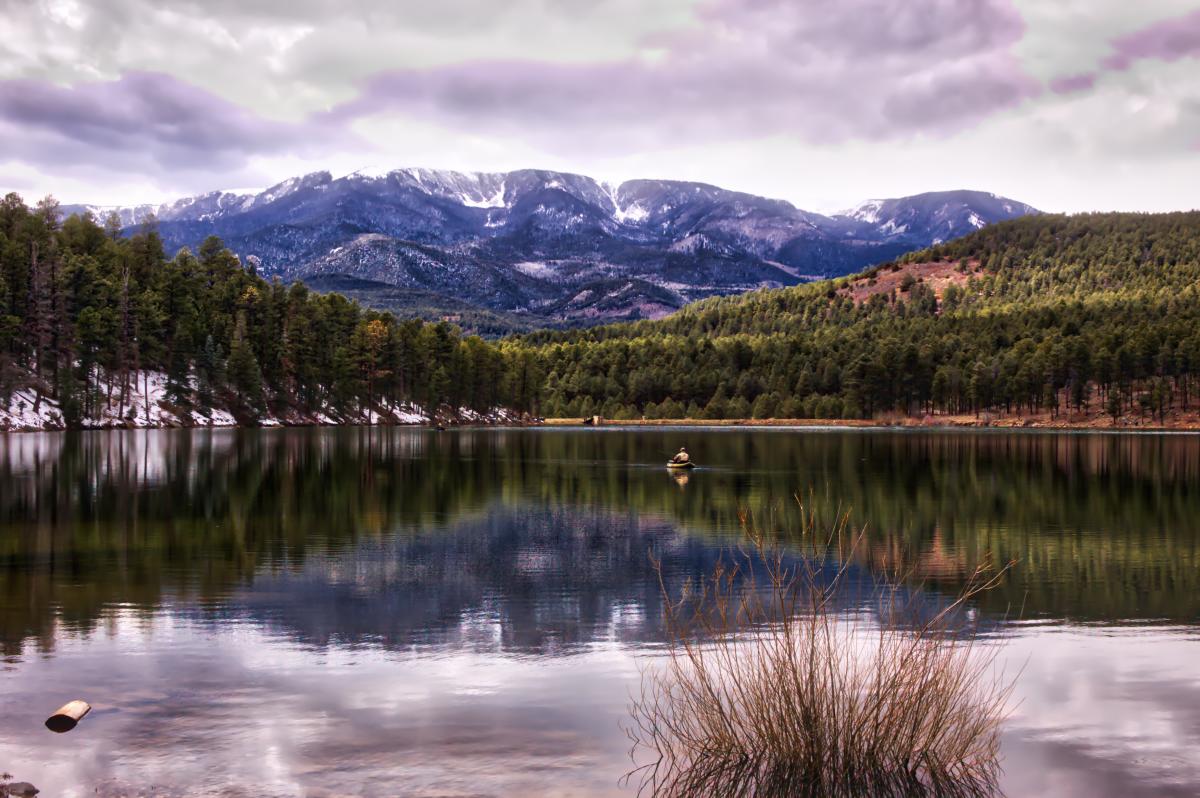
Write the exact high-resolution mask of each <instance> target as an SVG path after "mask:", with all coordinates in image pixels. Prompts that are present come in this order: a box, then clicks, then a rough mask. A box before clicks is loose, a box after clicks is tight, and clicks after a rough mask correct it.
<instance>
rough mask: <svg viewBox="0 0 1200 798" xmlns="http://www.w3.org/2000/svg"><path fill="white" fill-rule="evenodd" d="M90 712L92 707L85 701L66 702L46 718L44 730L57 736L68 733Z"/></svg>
mask: <svg viewBox="0 0 1200 798" xmlns="http://www.w3.org/2000/svg"><path fill="white" fill-rule="evenodd" d="M91 711H92V707H91V705H90V704H88V702H86V701H82V700H79V699H76V700H74V701H68V702H67V703H65V704H63V705H62V706H61V707H59V708H58V711H57V712H55V713H54V714H53V715H51V716H50V717H48V718H46V728H47V729H49V730H50V731H52V732H58V733H59V734H62V733H63V732H69V731H70V730H71V729H74V728H75V726H76V724H78V723H79V721H81V720H82V719H83V716H84V715H86V714H87V713H89V712H91Z"/></svg>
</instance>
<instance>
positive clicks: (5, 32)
mask: <svg viewBox="0 0 1200 798" xmlns="http://www.w3.org/2000/svg"><path fill="white" fill-rule="evenodd" d="M403 166H426V167H434V168H449V169H459V170H468V171H500V170H508V169H515V168H522V167H538V168H548V169H562V170H567V171H574V172H581V173H584V174H590V175H594V176H597V177H600V178H603V179H608V180H613V181H617V180H621V179H626V178H631V177H662V178H679V179H688V180H703V181H705V182H710V183H716V184H718V185H722V186H725V187H728V188H734V189H740V190H744V191H750V192H754V193H757V194H763V195H767V196H773V197H782V198H784V199H788V200H790V201H792V202H794V203H795V204H797V205H798V206H800V207H803V208H808V209H812V210H819V211H831V210H836V209H839V208H842V207H847V206H850V205H853V204H855V203H857V202H858V201H860V200H863V199H866V198H869V197H891V196H901V195H906V194H915V193H919V192H922V191H930V190H939V189H950V188H977V189H983V190H987V191H994V192H996V193H999V194H1005V195H1007V196H1010V197H1013V198H1016V199H1019V200H1021V201H1024V202H1028V203H1030V204H1032V205H1035V206H1038V207H1040V208H1043V209H1046V210H1062V211H1079V210H1110V209H1123V210H1148V211H1153V210H1174V209H1190V208H1195V207H1200V197H1198V196H1197V193H1198V190H1200V189H1198V187H1200V0H1138V2H1132V0H502V1H498V0H434V1H433V2H430V1H429V0H421V1H420V2H417V0H399V1H393V2H385V1H384V0H340V2H336V3H334V2H319V1H318V0H91V1H89V0H0V190H2V191H8V190H16V191H19V192H21V193H22V194H24V195H26V197H27V199H28V198H36V197H38V196H41V195H42V194H45V193H47V192H53V193H54V194H55V195H56V196H58V197H59V198H60V199H62V200H63V201H67V202H84V201H86V202H97V203H133V202H158V201H162V200H165V199H169V198H174V197H177V196H182V195H187V194H194V193H199V192H204V191H211V190H215V189H231V188H242V187H246V188H249V187H262V186H266V185H269V184H272V183H274V182H278V181H279V180H282V179H284V178H287V177H289V176H292V175H296V174H302V173H306V172H312V171H316V170H320V169H328V170H329V171H331V172H333V173H334V174H335V175H338V174H343V173H347V172H351V171H354V170H356V169H360V168H375V169H378V168H389V167H403Z"/></svg>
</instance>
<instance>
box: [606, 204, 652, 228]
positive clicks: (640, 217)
mask: <svg viewBox="0 0 1200 798" xmlns="http://www.w3.org/2000/svg"><path fill="white" fill-rule="evenodd" d="M649 215H650V211H648V210H646V209H645V208H643V207H642V206H641V205H638V204H637V203H636V202H635V203H633V204H632V205H630V206H629V207H628V208H622V207H620V206H618V207H617V209H616V210H615V211H613V218H614V219H616V220H617V221H618V222H621V223H622V224H624V223H625V222H634V223H635V224H636V223H637V222H644V221H646V217H648V216H649Z"/></svg>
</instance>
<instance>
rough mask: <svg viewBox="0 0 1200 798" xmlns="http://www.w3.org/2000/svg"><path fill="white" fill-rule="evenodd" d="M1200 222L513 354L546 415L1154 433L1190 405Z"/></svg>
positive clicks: (1031, 248)
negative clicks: (886, 420) (1111, 424)
mask: <svg viewBox="0 0 1200 798" xmlns="http://www.w3.org/2000/svg"><path fill="white" fill-rule="evenodd" d="M1198 281H1200V213H1174V214H1161V215H1142V214H1102V215H1080V216H1053V215H1049V216H1033V217H1027V218H1023V219H1018V220H1015V221H1010V222H1003V223H1000V224H996V225H993V226H990V227H987V228H985V229H983V230H980V231H979V232H977V233H974V234H972V235H970V236H967V237H965V238H962V239H959V240H956V241H953V242H949V243H946V244H943V245H940V246H936V247H933V248H931V249H926V250H923V251H920V252H916V253H912V254H910V255H908V256H906V257H904V258H903V259H902V260H901V261H899V262H896V263H891V264H885V265H884V266H880V267H877V268H875V269H873V270H871V271H870V272H868V273H865V274H863V275H860V276H857V277H849V278H842V279H839V280H835V281H827V282H822V283H814V284H809V285H803V286H798V287H795V288H788V289H783V290H776V291H760V292H755V293H752V294H748V295H744V296H741V297H726V298H718V299H711V300H707V301H704V302H699V303H696V304H694V305H691V306H689V307H687V308H685V309H683V310H682V311H680V312H679V313H677V314H675V315H673V316H671V317H669V318H667V319H663V320H660V321H655V322H640V323H636V324H628V325H613V326H609V327H602V328H597V329H593V330H586V331H573V332H553V333H551V332H542V333H535V334H532V335H530V336H527V337H525V338H524V339H523V341H524V343H525V345H527V346H529V347H532V348H534V349H535V350H536V351H537V352H538V354H539V356H540V358H541V360H542V361H543V367H544V368H545V369H546V372H547V374H548V377H547V381H546V385H545V388H544V391H543V412H545V413H546V414H547V415H565V416H580V415H587V414H589V413H592V412H599V413H603V414H604V415H606V416H610V417H614V418H620V417H630V416H640V415H642V414H645V415H646V416H648V417H652V418H653V417H665V418H671V417H683V416H687V417H709V418H739V417H751V416H753V417H756V418H768V417H782V418H798V417H810V418H811V417H819V418H839V417H845V418H861V417H867V418H871V417H878V416H880V415H883V414H890V413H902V414H906V415H918V414H930V415H932V414H951V413H956V414H966V413H971V414H977V413H996V414H1009V415H1012V414H1033V413H1050V414H1052V415H1058V414H1061V413H1065V412H1068V411H1078V410H1081V409H1087V408H1090V409H1091V412H1093V413H1094V414H1095V413H1101V412H1102V413H1105V414H1108V415H1111V416H1112V417H1113V418H1114V419H1117V418H1121V417H1122V416H1125V415H1131V416H1133V417H1136V418H1138V419H1147V420H1148V419H1153V418H1156V419H1158V420H1160V421H1161V420H1163V419H1165V418H1166V416H1167V415H1168V414H1169V413H1172V412H1179V411H1181V410H1188V409H1193V408H1195V407H1196V404H1197V402H1196V394H1197V391H1198V390H1200V384H1198V379H1200V325H1198V322H1200V302H1198V301H1197V300H1198V299H1200V283H1198Z"/></svg>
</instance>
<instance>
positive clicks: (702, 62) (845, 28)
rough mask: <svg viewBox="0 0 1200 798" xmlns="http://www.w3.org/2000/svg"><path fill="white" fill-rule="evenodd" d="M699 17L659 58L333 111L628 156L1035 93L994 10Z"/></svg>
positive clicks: (835, 6)
mask: <svg viewBox="0 0 1200 798" xmlns="http://www.w3.org/2000/svg"><path fill="white" fill-rule="evenodd" d="M700 19H701V21H702V23H703V24H702V25H701V26H699V27H697V28H693V29H688V30H685V31H683V32H679V33H672V34H670V35H661V36H659V37H656V38H655V39H654V40H653V41H652V42H650V44H651V45H653V46H654V48H655V49H656V51H657V56H656V57H655V58H653V59H647V58H638V57H635V58H629V59H625V60H621V61H615V62H610V63H603V64H595V65H587V64H584V65H563V64H559V65H549V64H545V63H540V62H536V61H519V60H493V61H486V62H478V63H466V64H456V65H451V66H446V67H436V68H430V69H406V70H392V71H388V72H384V73H381V74H378V75H376V76H374V77H372V78H370V79H369V80H367V81H366V82H365V84H364V85H363V89H362V92H361V94H360V95H359V96H358V97H356V98H355V99H353V100H351V101H349V102H346V103H344V104H341V105H339V106H338V107H337V108H335V109H334V110H333V111H332V112H331V114H330V115H329V116H330V118H332V119H337V120H343V121H344V120H348V119H357V118H361V117H368V116H371V115H374V114H377V113H380V112H384V111H400V112H404V113H408V114H413V115H415V116H419V117H422V118H434V119H438V120H439V121H442V122H444V123H447V124H450V125H454V126H463V125H474V126H477V127H479V128H480V129H482V130H484V131H495V132H500V133H505V134H509V135H526V136H532V137H536V138H538V139H539V140H542V141H543V142H544V143H545V144H546V146H548V147H552V148H553V147H555V146H556V145H557V146H559V147H561V146H564V145H570V146H575V145H577V144H578V143H579V141H580V140H581V139H582V140H583V141H586V142H587V144H588V146H590V147H592V148H604V149H608V150H610V151H616V152H622V151H634V150H637V149H639V148H643V147H646V146H650V145H658V146H661V145H663V144H669V143H674V144H678V143H685V144H694V143H698V142H701V143H702V142H704V141H706V140H711V139H722V138H745V137H759V136H769V135H776V134H787V135H797V136H800V137H802V138H804V139H807V140H809V141H814V142H836V141H841V140H845V139H850V138H865V139H886V138H892V137H900V136H905V135H908V134H911V133H914V132H932V133H942V132H947V131H952V130H956V129H960V128H962V127H965V126H970V125H972V124H974V123H976V122H978V121H979V120H980V119H982V118H984V117H986V116H987V115H989V114H991V113H994V112H996V111H998V110H1001V109H1005V108H1008V107H1011V106H1013V105H1015V104H1017V103H1018V102H1020V101H1021V100H1022V99H1024V98H1027V97H1029V96H1032V95H1034V94H1036V93H1038V91H1039V90H1040V86H1039V85H1038V84H1037V83H1036V82H1034V81H1033V80H1031V79H1030V78H1029V77H1028V76H1026V75H1025V74H1024V73H1023V72H1022V70H1021V69H1020V66H1019V64H1018V63H1017V62H1016V60H1015V59H1014V58H1013V57H1012V55H1011V54H1010V52H1009V48H1010V47H1011V46H1012V45H1013V44H1014V43H1015V42H1016V41H1017V40H1018V39H1019V38H1020V36H1021V34H1022V30H1023V27H1022V23H1021V20H1020V18H1019V17H1018V16H1017V15H1016V14H1015V12H1013V10H1012V9H1011V7H1010V6H1009V5H1008V4H1007V2H1003V1H1002V0H966V1H965V2H964V1H963V0H840V1H838V0H816V1H815V2H809V3H803V4H799V3H794V2H791V1H790V0H716V1H715V2H713V3H712V4H710V5H708V6H706V7H703V8H702V9H701V10H700ZM564 136H565V137H567V139H566V140H564Z"/></svg>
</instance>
